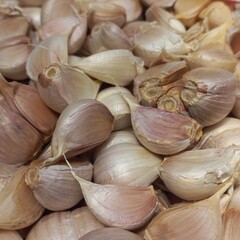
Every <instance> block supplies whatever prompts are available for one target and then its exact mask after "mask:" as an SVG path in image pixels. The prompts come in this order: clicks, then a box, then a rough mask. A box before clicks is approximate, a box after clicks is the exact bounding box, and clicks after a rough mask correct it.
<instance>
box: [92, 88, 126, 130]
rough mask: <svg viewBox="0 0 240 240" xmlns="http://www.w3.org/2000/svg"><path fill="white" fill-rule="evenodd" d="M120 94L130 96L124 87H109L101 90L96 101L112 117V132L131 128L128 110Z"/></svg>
mask: <svg viewBox="0 0 240 240" xmlns="http://www.w3.org/2000/svg"><path fill="white" fill-rule="evenodd" d="M122 93H124V94H126V95H131V92H130V91H129V90H128V89H127V88H124V87H119V88H117V87H109V88H105V89H103V90H101V91H100V92H99V93H98V95H97V98H96V99H97V100H98V101H99V102H102V103H103V104H104V105H105V106H106V107H107V108H108V109H109V111H110V112H111V113H112V115H113V116H114V130H121V129H124V128H126V127H130V126H131V114H130V109H129V106H128V104H127V103H126V101H125V100H124V99H123V97H122Z"/></svg>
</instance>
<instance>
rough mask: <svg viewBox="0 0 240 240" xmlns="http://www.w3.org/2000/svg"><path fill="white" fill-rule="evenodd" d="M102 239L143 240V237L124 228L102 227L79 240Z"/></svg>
mask: <svg viewBox="0 0 240 240" xmlns="http://www.w3.org/2000/svg"><path fill="white" fill-rule="evenodd" d="M102 239H111V240H126V239H128V240H143V238H142V237H140V236H138V235H136V234H134V233H132V232H129V231H126V230H123V229H119V228H102V229H97V230H94V231H92V232H89V233H87V234H86V235H84V236H83V237H81V238H80V239H79V240H102Z"/></svg>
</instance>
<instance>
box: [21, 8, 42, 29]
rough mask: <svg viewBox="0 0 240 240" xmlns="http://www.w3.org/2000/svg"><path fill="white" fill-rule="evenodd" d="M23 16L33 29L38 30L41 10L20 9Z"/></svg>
mask: <svg viewBox="0 0 240 240" xmlns="http://www.w3.org/2000/svg"><path fill="white" fill-rule="evenodd" d="M21 11H22V14H23V16H25V17H26V18H27V19H28V22H29V23H30V24H31V26H33V27H34V29H36V30H38V29H39V28H40V26H41V8H40V7H24V8H22V9H21Z"/></svg>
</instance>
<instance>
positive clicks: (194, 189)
mask: <svg viewBox="0 0 240 240" xmlns="http://www.w3.org/2000/svg"><path fill="white" fill-rule="evenodd" d="M239 154H240V153H239V150H236V149H234V148H227V149H219V148H210V149H203V150H191V151H186V152H183V153H180V154H177V155H174V156H171V157H168V158H165V159H164V161H163V163H162V165H161V168H160V177H161V178H162V180H163V181H164V183H165V185H166V186H167V188H168V189H169V190H170V191H171V192H172V193H174V194H175V195H176V196H178V197H180V198H182V199H186V200H200V199H204V198H207V197H209V196H211V195H213V194H214V193H215V192H217V191H218V190H219V188H221V186H222V185H223V184H224V183H225V182H226V181H228V180H229V179H230V178H231V177H232V175H233V174H234V173H236V172H237V171H238V169H239Z"/></svg>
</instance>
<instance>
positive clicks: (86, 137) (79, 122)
mask: <svg viewBox="0 0 240 240" xmlns="http://www.w3.org/2000/svg"><path fill="white" fill-rule="evenodd" d="M113 120H114V119H113V116H112V114H111V113H110V111H109V110H108V108H107V107H106V106H104V105H103V104H102V103H100V102H98V101H96V100H93V99H84V100H80V101H78V102H75V103H72V104H70V105H69V106H68V107H67V108H65V109H64V111H63V112H62V114H61V115H60V117H59V119H58V121H57V125H56V128H55V130H54V133H53V137H52V142H51V147H52V158H49V159H48V160H47V161H46V164H53V163H54V162H57V161H59V160H61V159H63V155H66V156H67V157H68V158H69V157H74V156H76V155H78V154H80V153H83V152H86V151H88V150H90V149H92V148H94V147H96V146H98V145H100V144H101V143H102V142H104V141H105V140H106V139H107V138H108V137H109V135H110V133H111V131H112V128H113Z"/></svg>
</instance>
